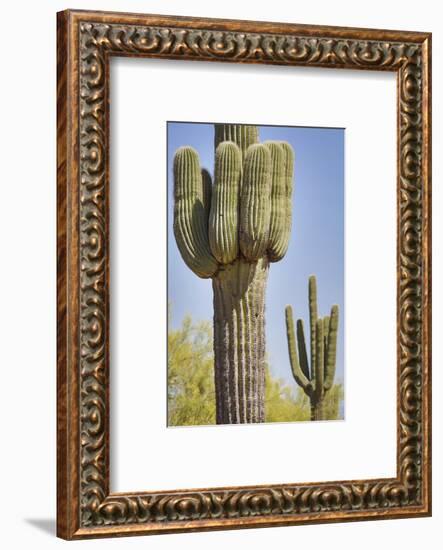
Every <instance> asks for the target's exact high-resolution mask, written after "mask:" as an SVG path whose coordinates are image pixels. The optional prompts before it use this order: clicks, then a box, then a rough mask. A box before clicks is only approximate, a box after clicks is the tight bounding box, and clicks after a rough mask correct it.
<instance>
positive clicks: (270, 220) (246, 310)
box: [174, 124, 294, 424]
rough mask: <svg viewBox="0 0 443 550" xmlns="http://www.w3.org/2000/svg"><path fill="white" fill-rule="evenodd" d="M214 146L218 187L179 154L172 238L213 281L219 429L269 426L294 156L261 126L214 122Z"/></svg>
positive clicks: (193, 160)
mask: <svg viewBox="0 0 443 550" xmlns="http://www.w3.org/2000/svg"><path fill="white" fill-rule="evenodd" d="M214 145H215V170H214V184H213V185H212V183H211V178H210V175H209V173H208V172H206V171H205V170H202V169H201V168H200V164H199V157H198V153H197V152H196V151H195V150H194V149H192V148H191V147H181V148H180V149H178V150H177V152H176V154H175V158H174V234H175V239H176V242H177V245H178V248H179V250H180V253H181V255H182V258H183V260H184V261H185V263H186V265H187V266H188V267H189V268H190V269H191V270H192V271H193V272H194V273H195V274H196V275H198V276H199V277H202V278H212V287H213V293H214V358H215V369H214V370H215V392H216V421H217V424H238V423H250V422H264V419H265V411H264V395H265V387H264V386H265V364H264V358H265V291H266V282H267V277H268V271H269V263H270V262H277V261H279V260H281V259H282V258H283V256H284V255H285V254H286V250H287V248H288V244H289V237H290V233H291V200H292V199H291V197H292V179H293V166H294V153H293V150H292V148H291V146H290V145H289V144H287V143H284V142H276V141H269V142H265V143H263V144H260V143H258V129H257V127H255V126H243V125H233V124H216V125H215V142H214ZM196 299H198V297H196Z"/></svg>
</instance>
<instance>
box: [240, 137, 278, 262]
mask: <svg viewBox="0 0 443 550" xmlns="http://www.w3.org/2000/svg"><path fill="white" fill-rule="evenodd" d="M270 169H271V154H270V152H269V149H268V148H267V147H266V146H265V145H260V144H256V145H251V146H250V147H249V149H248V151H247V153H246V158H245V164H244V172H243V183H242V193H241V216H240V248H241V251H242V252H243V254H244V256H245V257H246V258H247V259H248V260H250V261H257V260H258V259H259V258H260V257H261V256H263V255H264V254H265V252H266V248H267V246H268V237H269V218H270V214H271V201H270V192H271V179H270Z"/></svg>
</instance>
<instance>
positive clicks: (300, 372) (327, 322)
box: [286, 276, 338, 420]
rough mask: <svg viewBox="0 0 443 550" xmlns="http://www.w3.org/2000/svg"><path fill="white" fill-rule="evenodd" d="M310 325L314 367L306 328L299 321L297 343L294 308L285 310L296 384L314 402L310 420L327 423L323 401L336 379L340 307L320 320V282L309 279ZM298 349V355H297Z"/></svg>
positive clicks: (333, 307)
mask: <svg viewBox="0 0 443 550" xmlns="http://www.w3.org/2000/svg"><path fill="white" fill-rule="evenodd" d="M309 324H310V332H311V365H310V366H309V362H308V354H307V351H306V340H305V329H304V324H303V320H302V319H298V320H297V343H296V341H295V334H294V319H293V316H292V308H291V306H287V307H286V330H287V337H288V350H289V359H290V363H291V369H292V374H293V376H294V378H295V381H296V382H297V384H298V385H299V386H301V387H302V388H303V390H304V392H305V393H306V395H307V396H308V397H309V399H310V402H311V420H325V411H324V399H325V395H326V393H327V392H328V391H329V390H330V389H331V388H332V385H333V383H334V376H335V364H336V350H337V333H338V306H336V305H335V306H332V308H331V315H330V316H329V317H328V316H326V317H323V318H322V319H321V318H319V317H318V308H317V282H316V279H315V277H314V276H311V277H310V278H309ZM297 347H298V353H297Z"/></svg>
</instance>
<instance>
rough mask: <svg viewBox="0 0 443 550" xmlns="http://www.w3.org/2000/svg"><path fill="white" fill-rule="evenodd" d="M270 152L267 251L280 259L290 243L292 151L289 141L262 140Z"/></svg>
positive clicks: (271, 257) (270, 255)
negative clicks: (269, 215)
mask: <svg viewBox="0 0 443 550" xmlns="http://www.w3.org/2000/svg"><path fill="white" fill-rule="evenodd" d="M264 144H265V145H266V146H267V147H268V148H269V151H270V153H271V217H270V224H269V243H268V255H269V260H270V261H271V262H278V261H280V260H281V259H282V258H283V257H284V255H285V254H286V251H287V249H288V245H289V237H290V234H291V223H292V215H291V212H292V203H291V201H292V179H293V178H292V176H293V165H294V153H293V150H292V147H291V146H290V145H289V144H288V143H284V142H277V141H265V143H264Z"/></svg>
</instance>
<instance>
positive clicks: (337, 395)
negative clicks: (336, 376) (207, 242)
mask: <svg viewBox="0 0 443 550" xmlns="http://www.w3.org/2000/svg"><path fill="white" fill-rule="evenodd" d="M265 386H266V393H265V411H266V420H265V421H266V422H297V421H309V419H310V403H309V399H308V397H307V396H306V395H305V394H304V392H303V390H302V389H301V388H299V387H297V386H296V384H295V383H294V385H292V386H289V385H288V384H287V383H286V382H285V381H284V380H281V379H279V378H275V377H274V376H272V374H271V369H270V366H269V365H266V384H265ZM342 400H343V386H342V385H341V384H336V385H334V386H333V387H332V388H331V390H330V392H328V394H327V396H326V399H325V412H326V418H327V419H328V420H335V419H338V418H341V416H340V403H341V401H342ZM215 420H216V419H215V387H214V355H213V344H212V325H211V323H210V322H209V321H205V322H200V323H193V321H192V319H191V317H189V316H188V317H186V318H185V319H184V320H183V323H182V326H181V327H180V328H179V329H176V330H172V329H170V330H169V333H168V425H169V426H196V425H200V426H201V425H209V424H215V423H216V421H215Z"/></svg>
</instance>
